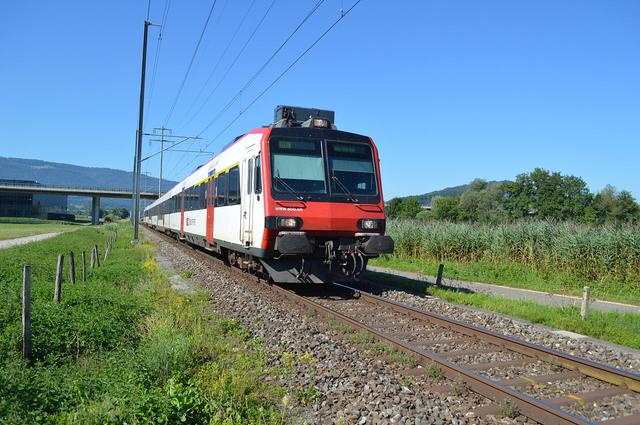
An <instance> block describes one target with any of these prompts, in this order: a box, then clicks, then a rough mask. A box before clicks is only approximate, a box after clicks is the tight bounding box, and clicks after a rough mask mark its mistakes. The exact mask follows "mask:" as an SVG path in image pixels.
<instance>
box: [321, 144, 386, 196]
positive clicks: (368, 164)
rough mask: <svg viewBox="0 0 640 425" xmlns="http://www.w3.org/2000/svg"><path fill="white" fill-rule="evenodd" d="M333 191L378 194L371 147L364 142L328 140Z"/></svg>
mask: <svg viewBox="0 0 640 425" xmlns="http://www.w3.org/2000/svg"><path fill="white" fill-rule="evenodd" d="M327 153H328V155H327V156H328V158H329V161H328V162H329V176H330V177H331V180H330V181H331V192H332V193H345V194H353V195H364V196H366V195H376V194H377V193H378V191H377V187H376V175H375V172H374V168H373V155H372V153H371V148H370V147H369V146H367V145H363V144H355V143H344V142H331V141H329V142H327Z"/></svg>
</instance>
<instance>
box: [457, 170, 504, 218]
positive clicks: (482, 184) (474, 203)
mask: <svg viewBox="0 0 640 425" xmlns="http://www.w3.org/2000/svg"><path fill="white" fill-rule="evenodd" d="M502 197H503V189H502V183H491V184H490V183H487V181H486V180H482V179H475V180H473V181H472V182H471V183H469V188H468V189H467V190H466V191H465V192H464V193H463V194H462V196H461V197H460V205H459V211H458V215H459V218H460V220H468V221H482V222H496V221H498V220H499V219H500V218H501V216H502V215H503V214H504V212H503V208H502Z"/></svg>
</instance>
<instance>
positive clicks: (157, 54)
mask: <svg viewBox="0 0 640 425" xmlns="http://www.w3.org/2000/svg"><path fill="white" fill-rule="evenodd" d="M170 7H171V0H166V1H165V3H164V10H163V12H162V19H161V21H160V32H159V33H158V44H157V46H156V52H155V55H154V59H153V71H152V74H151V85H150V88H149V98H148V100H147V107H146V111H147V115H150V114H151V100H152V99H153V93H154V91H155V86H156V74H157V72H158V62H159V61H160V50H161V48H162V37H163V35H164V31H165V27H166V22H167V16H168V14H169V8H170Z"/></svg>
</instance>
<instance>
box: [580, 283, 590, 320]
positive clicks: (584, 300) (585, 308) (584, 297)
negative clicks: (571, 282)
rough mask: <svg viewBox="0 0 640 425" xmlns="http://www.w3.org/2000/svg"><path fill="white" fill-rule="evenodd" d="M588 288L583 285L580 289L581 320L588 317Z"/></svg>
mask: <svg viewBox="0 0 640 425" xmlns="http://www.w3.org/2000/svg"><path fill="white" fill-rule="evenodd" d="M589 292H590V290H589V287H588V286H585V287H584V288H583V289H582V307H581V308H580V317H581V318H582V320H587V319H588V318H589V298H590V294H589Z"/></svg>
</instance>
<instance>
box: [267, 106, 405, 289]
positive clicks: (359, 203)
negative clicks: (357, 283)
mask: <svg viewBox="0 0 640 425" xmlns="http://www.w3.org/2000/svg"><path fill="white" fill-rule="evenodd" d="M296 117H304V118H303V119H296ZM263 152H264V153H265V154H264V155H263V160H264V162H265V170H264V171H265V173H264V176H265V177H266V182H268V184H266V185H265V192H266V193H265V201H266V202H265V213H266V217H265V227H266V229H265V239H267V240H268V244H269V245H270V246H271V247H272V253H273V255H270V256H269V257H271V258H265V259H263V260H262V263H263V265H264V266H265V268H266V269H267V271H268V272H269V274H270V275H271V277H272V278H273V279H274V280H275V281H278V282H326V281H342V282H344V281H350V280H354V279H357V278H358V276H359V275H360V274H361V273H362V272H363V271H364V270H365V268H366V265H367V261H368V259H369V258H372V257H377V256H378V255H380V254H386V253H392V252H393V240H392V239H391V238H390V237H389V236H385V235H384V232H385V214H384V200H383V197H382V186H381V180H380V168H379V159H378V152H377V149H376V146H375V144H374V143H373V140H371V138H369V137H367V136H362V135H359V134H354V133H348V132H344V131H339V130H337V129H336V128H335V125H334V124H333V112H331V111H322V110H311V109H304V108H295V107H286V106H280V107H278V108H276V119H275V120H274V124H273V125H272V126H271V129H270V132H269V137H268V139H266V140H265V142H264V145H263Z"/></svg>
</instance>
